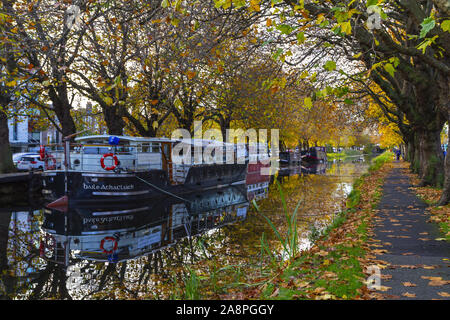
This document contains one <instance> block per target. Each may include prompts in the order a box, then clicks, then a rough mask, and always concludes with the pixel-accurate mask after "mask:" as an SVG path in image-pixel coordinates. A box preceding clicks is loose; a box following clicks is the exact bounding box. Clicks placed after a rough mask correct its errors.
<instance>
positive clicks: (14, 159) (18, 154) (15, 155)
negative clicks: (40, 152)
mask: <svg viewBox="0 0 450 320" xmlns="http://www.w3.org/2000/svg"><path fill="white" fill-rule="evenodd" d="M36 154H37V153H36V152H21V153H14V154H13V156H12V160H13V162H14V165H15V166H17V162H19V160H20V158H22V157H23V156H27V155H36Z"/></svg>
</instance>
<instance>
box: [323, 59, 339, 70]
mask: <svg viewBox="0 0 450 320" xmlns="http://www.w3.org/2000/svg"><path fill="white" fill-rule="evenodd" d="M323 68H324V69H325V70H327V71H333V70H335V69H336V62H334V61H331V60H330V61H327V62H326V63H325V64H324V66H323Z"/></svg>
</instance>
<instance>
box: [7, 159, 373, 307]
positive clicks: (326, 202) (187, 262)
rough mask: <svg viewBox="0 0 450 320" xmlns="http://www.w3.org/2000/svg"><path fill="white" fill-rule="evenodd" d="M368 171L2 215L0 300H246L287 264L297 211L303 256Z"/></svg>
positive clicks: (325, 172) (313, 172)
mask: <svg viewBox="0 0 450 320" xmlns="http://www.w3.org/2000/svg"><path fill="white" fill-rule="evenodd" d="M369 162H370V158H369V157H349V158H346V159H344V160H341V161H335V162H328V163H326V164H318V165H315V166H311V167H308V168H305V167H303V168H293V169H286V170H282V171H280V172H279V174H278V175H277V176H276V177H271V179H270V181H267V182H264V183H256V184H253V185H240V186H233V187H229V188H221V189H208V190H199V191H197V192H193V193H192V194H189V195H185V196H183V198H182V199H179V198H175V197H167V198H160V199H158V200H154V201H152V202H149V203H144V204H142V203H140V204H127V205H126V206H123V207H120V206H117V205H116V206H114V207H105V206H98V207H78V208H70V209H69V210H67V211H66V212H62V211H57V210H49V209H46V208H41V207H39V206H37V207H34V208H13V209H0V265H1V271H2V273H1V278H0V280H1V281H0V296H2V298H11V299H77V300H78V299H189V298H194V299H200V298H204V299H207V298H214V299H222V298H229V297H230V295H232V296H233V297H235V298H236V297H237V298H239V295H238V294H239V288H242V286H244V287H251V286H252V285H254V284H258V282H259V281H262V280H263V279H266V278H267V276H268V274H270V270H271V268H274V267H275V266H276V265H279V264H280V263H282V261H283V259H286V257H287V255H288V252H287V251H286V250H285V249H284V248H283V246H282V245H281V242H280V238H281V239H282V240H284V239H285V238H286V235H287V234H288V233H289V232H290V233H291V234H292V231H293V228H292V223H288V221H289V217H290V216H291V215H292V214H293V212H294V211H295V210H297V211H296V216H295V217H296V225H295V231H296V232H295V235H296V237H297V241H298V246H297V250H302V249H306V248H308V247H310V246H311V245H312V239H313V238H314V237H315V236H316V235H317V234H319V233H320V231H321V230H322V229H323V228H325V227H326V226H327V225H329V224H330V223H331V222H332V221H333V219H334V217H335V215H336V214H337V213H339V212H340V211H342V210H343V209H344V208H345V199H346V196H347V195H348V193H349V192H350V191H351V187H352V184H353V182H354V181H355V179H357V178H358V177H359V176H361V175H362V174H363V173H365V172H366V171H367V168H368V166H369V164H370V163H369ZM255 205H256V206H257V207H258V210H257V209H256V206H255ZM291 222H292V221H291ZM275 230H276V231H275ZM200 283H201V288H202V289H201V290H200V289H199V284H200ZM241 298H243V297H241Z"/></svg>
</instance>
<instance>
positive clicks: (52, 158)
mask: <svg viewBox="0 0 450 320" xmlns="http://www.w3.org/2000/svg"><path fill="white" fill-rule="evenodd" d="M49 160H50V161H51V162H53V164H51V165H49V164H48V162H49ZM55 169H56V159H55V157H54V156H52V155H51V154H48V155H47V157H46V158H45V170H55Z"/></svg>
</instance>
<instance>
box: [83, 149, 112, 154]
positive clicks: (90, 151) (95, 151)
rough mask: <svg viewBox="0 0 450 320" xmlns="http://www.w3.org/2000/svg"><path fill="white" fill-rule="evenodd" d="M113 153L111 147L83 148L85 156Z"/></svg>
mask: <svg viewBox="0 0 450 320" xmlns="http://www.w3.org/2000/svg"><path fill="white" fill-rule="evenodd" d="M109 152H111V148H109V147H83V153H84V154H105V153H109Z"/></svg>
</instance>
